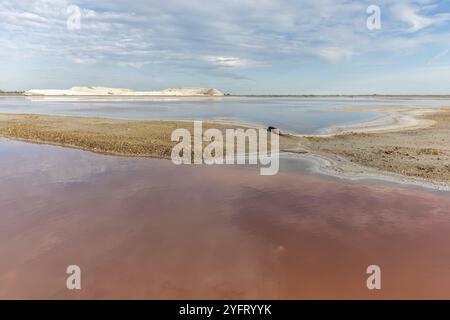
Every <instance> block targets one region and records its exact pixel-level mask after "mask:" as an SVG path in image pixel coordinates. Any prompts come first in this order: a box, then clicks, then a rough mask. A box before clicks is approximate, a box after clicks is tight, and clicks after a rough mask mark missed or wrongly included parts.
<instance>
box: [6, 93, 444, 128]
mask: <svg viewBox="0 0 450 320" xmlns="http://www.w3.org/2000/svg"><path fill="white" fill-rule="evenodd" d="M449 104H450V101H442V100H441V101H438V100H383V99H362V98H357V99H348V98H345V99H344V98H342V99H331V98H313V99H311V98H309V99H308V98H256V97H251V98H241V97H239V98H238V97H225V98H211V99H204V98H203V99H198V98H183V99H180V98H144V99H142V98H137V99H123V98H120V100H118V99H117V98H24V97H1V98H0V113H2V112H3V113H37V114H53V115H76V116H90V117H93V116H95V117H104V118H114V119H151V120H157V119H160V120H225V121H238V122H244V123H251V124H256V125H264V126H274V127H278V128H281V129H283V130H285V131H290V132H294V133H305V134H307V133H318V132H321V131H323V130H324V129H326V128H329V127H331V126H335V125H344V124H351V123H355V122H363V121H370V120H373V119H375V118H377V117H379V116H380V114H377V113H373V112H354V111H340V110H333V108H336V107H345V106H373V105H395V106H398V105H405V106H408V105H449Z"/></svg>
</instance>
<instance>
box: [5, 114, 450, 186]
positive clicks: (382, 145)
mask: <svg viewBox="0 0 450 320" xmlns="http://www.w3.org/2000/svg"><path fill="white" fill-rule="evenodd" d="M391 109H392V108H391ZM366 110H367V109H366ZM404 110H405V111H404V112H405V114H406V115H405V117H410V118H411V117H412V115H411V114H413V115H414V120H417V122H420V121H422V122H423V124H422V125H416V126H410V127H409V128H408V126H405V125H404V124H399V125H398V126H391V127H389V126H386V127H387V128H388V129H386V130H380V129H378V130H373V132H371V129H370V128H369V129H368V130H367V132H364V124H362V125H361V126H360V127H359V129H358V128H356V127H355V128H352V126H350V127H349V128H348V130H337V131H336V132H337V133H335V134H330V135H325V136H320V135H316V136H294V135H287V134H283V135H281V136H280V150H281V151H282V152H288V153H292V154H297V155H301V156H306V157H308V156H311V157H315V158H317V159H325V161H326V162H327V163H328V164H327V165H325V166H324V167H325V171H332V172H334V173H337V174H342V175H344V176H346V175H347V176H352V175H359V176H364V175H366V176H371V175H376V174H379V175H388V176H389V175H391V176H396V177H397V178H406V179H412V180H417V181H419V182H420V181H423V182H426V183H432V184H436V185H438V186H449V185H450V108H422V109H419V108H412V109H411V108H410V109H408V108H406V109H404ZM411 110H412V111H411ZM368 111H374V110H368ZM377 111H380V112H387V113H389V112H398V113H399V114H401V112H400V111H398V110H394V111H392V110H388V108H385V109H383V108H378V109H377ZM402 112H403V111H402ZM408 112H409V114H408ZM380 127H382V126H380ZM177 128H185V129H188V130H190V131H191V132H192V131H193V122H192V121H160V120H156V121H147V120H112V119H103V118H87V117H73V116H50V115H35V114H0V135H1V136H3V137H6V138H10V139H15V140H22V141H27V142H33V143H43V144H53V145H60V146H65V147H71V148H77V149H82V150H87V151H92V152H96V153H101V154H110V155H119V156H138V157H154V158H164V159H169V158H170V155H171V150H172V148H173V146H174V145H175V144H176V143H177V142H172V141H171V139H170V136H171V133H172V132H173V130H175V129H177ZM209 128H216V129H219V130H222V132H224V131H225V129H236V128H244V129H246V128H249V126H246V125H238V124H225V123H217V122H204V123H203V129H204V130H206V129H209Z"/></svg>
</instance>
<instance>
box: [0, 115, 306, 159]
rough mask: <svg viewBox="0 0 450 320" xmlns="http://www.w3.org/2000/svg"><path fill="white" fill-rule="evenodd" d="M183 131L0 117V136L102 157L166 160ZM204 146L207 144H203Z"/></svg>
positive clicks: (288, 143)
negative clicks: (174, 136) (173, 138)
mask: <svg viewBox="0 0 450 320" xmlns="http://www.w3.org/2000/svg"><path fill="white" fill-rule="evenodd" d="M178 128H184V129H188V130H190V131H191V134H193V122H192V121H138V120H111V119H101V118H88V117H72V116H49V115H34V114H33V115H32V114H0V135H1V136H4V137H7V138H11V139H16V140H23V141H29V142H34V143H44V144H53V145H61V146H65V147H71V148H77V149H82V150H88V151H92V152H96V153H101V154H111V155H120V156H138V157H154V158H163V159H169V158H170V156H171V152H172V148H173V147H174V146H175V145H176V144H177V142H172V141H171V134H172V132H173V131H174V130H176V129H178ZM210 128H215V129H219V130H221V131H222V133H223V134H225V130H226V129H237V128H244V129H247V128H248V126H245V125H239V124H229V123H225V122H203V130H204V131H205V130H207V129H210ZM297 143H298V139H297V138H296V137H292V136H286V137H280V147H281V149H290V148H294V147H296V146H297ZM205 145H206V144H205Z"/></svg>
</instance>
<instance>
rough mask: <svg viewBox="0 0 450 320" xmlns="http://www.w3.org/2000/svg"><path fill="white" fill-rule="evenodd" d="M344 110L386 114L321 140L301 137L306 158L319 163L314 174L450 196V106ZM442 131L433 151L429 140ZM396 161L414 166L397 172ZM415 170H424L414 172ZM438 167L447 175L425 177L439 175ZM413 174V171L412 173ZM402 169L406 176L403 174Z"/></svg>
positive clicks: (333, 131)
mask: <svg viewBox="0 0 450 320" xmlns="http://www.w3.org/2000/svg"><path fill="white" fill-rule="evenodd" d="M342 110H350V111H354V110H357V111H364V110H366V111H369V112H381V113H383V116H381V117H380V118H378V119H375V120H373V121H369V122H362V123H358V124H352V125H347V126H338V127H333V128H330V129H329V132H328V133H326V134H322V135H298V137H299V138H300V139H304V140H306V141H305V142H304V143H303V145H302V149H304V150H305V152H304V153H303V154H301V156H302V157H303V158H308V159H310V160H312V161H314V162H315V163H316V166H315V169H314V171H316V172H318V173H324V174H327V175H332V176H335V177H340V178H344V179H350V180H364V179H369V180H370V179H376V180H383V181H389V182H395V183H400V184H403V185H412V186H420V187H424V188H427V189H435V190H441V191H450V176H449V174H448V173H449V172H450V170H448V166H446V165H445V163H450V162H448V160H449V159H450V158H447V157H449V156H450V141H449V140H448V139H446V138H447V136H448V137H450V129H447V128H446V126H448V123H449V120H450V119H449V115H450V108H449V107H428V108H424V107H403V108H395V107H394V108H393V107H374V108H357V107H351V108H343V109H342ZM439 127H444V128H443V129H442V128H439ZM439 129H441V131H443V132H445V133H446V135H445V136H443V135H442V132H441V135H440V136H439V135H436V137H439V139H440V144H438V145H435V146H433V145H432V144H431V143H430V141H432V140H430V141H426V140H427V139H428V140H429V139H430V136H432V135H433V133H435V132H438V130H439ZM447 133H448V135H447ZM402 139H403V140H402ZM439 139H435V140H439ZM377 140H379V141H381V142H383V143H384V144H383V143H379V142H378V141H377ZM348 141H353V143H348ZM394 142H395V143H394ZM427 142H428V143H430V144H429V145H428V144H427ZM435 144H436V143H435ZM405 150H406V151H405ZM375 152H376V153H375ZM414 152H415V153H416V154H414ZM402 153H403V154H402ZM417 153H418V154H417ZM414 156H416V158H414ZM430 157H434V158H433V159H430ZM440 157H441V158H440ZM409 158H411V159H412V160H413V161H409V160H410V159H409ZM380 160H381V161H383V164H380ZM395 160H400V162H401V161H404V162H409V163H407V165H405V163H400V166H399V168H394V167H393V164H394V163H395ZM406 160H408V161H406ZM377 161H378V162H377ZM397 162H398V161H397ZM411 162H412V163H411ZM401 165H403V168H402V166H401ZM414 165H416V168H415V169H418V170H419V171H418V170H411V169H412V166H414ZM386 166H390V167H389V168H387V167H386ZM408 166H409V167H408ZM439 166H440V168H438V169H442V167H444V168H445V170H447V172H446V173H445V174H444V175H443V176H438V175H435V176H434V177H433V176H432V174H430V175H429V176H427V175H426V174H424V172H422V171H425V173H427V172H426V171H427V170H430V171H434V169H435V167H439ZM408 169H409V170H411V171H410V172H407V170H408ZM413 169H414V168H413ZM399 170H402V171H401V172H400V173H399V172H398V171H399ZM445 170H444V172H445ZM436 176H437V177H438V178H437V179H436Z"/></svg>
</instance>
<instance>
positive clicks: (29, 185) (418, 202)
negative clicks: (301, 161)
mask: <svg viewBox="0 0 450 320" xmlns="http://www.w3.org/2000/svg"><path fill="white" fill-rule="evenodd" d="M283 161H285V160H283ZM282 168H285V169H284V170H282V172H281V173H280V174H279V175H277V176H270V177H262V176H259V174H258V172H259V171H258V169H257V168H253V167H248V168H247V167H234V166H229V167H221V166H216V167H205V166H200V167H194V166H182V167H176V166H174V165H172V164H171V162H169V161H163V160H149V159H126V158H118V157H107V156H98V155H94V154H91V153H87V152H82V151H78V150H70V149H64V148H59V147H51V146H43V145H32V144H25V143H19V142H9V141H6V140H1V141H0V179H1V181H2V183H1V184H0V298H174V299H178V298H180V299H191V298H192V299H196V298H203V299H204V298H244V299H259V298H264V299H273V298H275V299H277V298H450V277H449V276H448V274H447V273H446V271H447V270H448V269H449V268H450V252H449V251H450V249H449V248H448V246H446V245H445V244H446V243H448V241H449V240H450V239H449V238H450V219H449V214H450V212H449V209H448V208H449V207H450V198H449V197H448V194H446V193H431V192H427V191H418V190H407V189H402V188H399V187H394V186H386V185H383V184H381V183H377V184H376V185H370V184H368V183H351V182H344V181H341V180H339V179H334V178H329V177H323V176H319V175H311V174H309V173H308V172H307V171H305V170H304V169H303V166H302V165H300V168H297V170H295V171H293V170H290V169H286V168H287V167H285V166H283V162H282ZM289 168H291V167H289ZM70 264H77V265H79V266H80V267H81V268H82V276H83V278H82V287H83V290H81V291H79V292H71V291H67V290H66V289H65V279H66V274H65V269H66V267H67V266H68V265H70ZM370 264H378V265H380V266H381V268H382V288H383V289H382V291H381V292H369V291H368V290H367V289H366V287H365V281H366V277H367V275H366V274H365V269H366V267H367V266H368V265H370Z"/></svg>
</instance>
